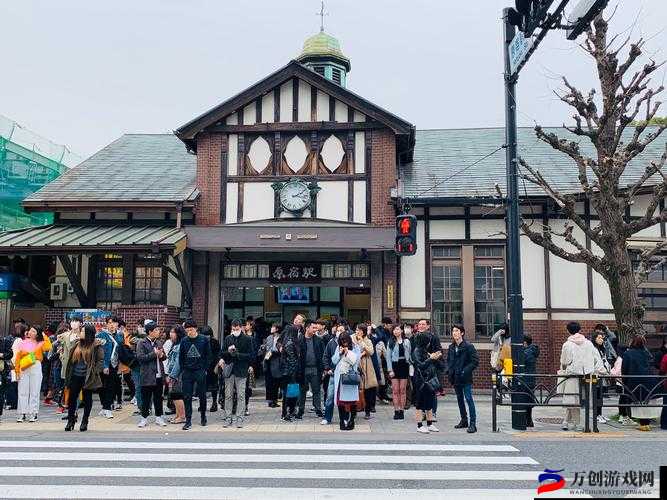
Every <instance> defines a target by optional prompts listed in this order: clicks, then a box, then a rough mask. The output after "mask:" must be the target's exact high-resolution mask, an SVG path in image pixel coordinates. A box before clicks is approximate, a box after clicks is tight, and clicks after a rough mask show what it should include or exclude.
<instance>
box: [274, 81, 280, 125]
mask: <svg viewBox="0 0 667 500" xmlns="http://www.w3.org/2000/svg"><path fill="white" fill-rule="evenodd" d="M273 121H274V122H276V123H278V122H279V121H280V87H276V88H275V89H273Z"/></svg>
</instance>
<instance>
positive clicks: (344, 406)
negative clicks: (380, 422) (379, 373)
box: [331, 333, 360, 431]
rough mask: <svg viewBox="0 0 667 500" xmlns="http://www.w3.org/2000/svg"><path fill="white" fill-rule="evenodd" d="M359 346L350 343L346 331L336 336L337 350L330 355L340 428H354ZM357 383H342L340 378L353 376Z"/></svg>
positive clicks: (357, 388) (344, 429)
mask: <svg viewBox="0 0 667 500" xmlns="http://www.w3.org/2000/svg"><path fill="white" fill-rule="evenodd" d="M359 358H360V352H359V348H358V347H357V346H355V345H354V344H353V343H352V338H351V337H350V335H349V334H348V333H341V334H340V335H339V336H338V350H337V351H336V352H335V353H334V355H333V356H332V357H331V363H332V364H333V365H334V366H335V367H336V368H335V370H334V398H335V399H334V404H335V405H336V406H337V407H338V416H339V419H340V430H342V431H350V430H352V429H354V419H355V417H356V415H357V403H358V401H359V381H360V379H359V376H358V373H359V371H358V370H359ZM355 374H356V380H357V383H356V384H354V383H343V380H341V378H342V379H348V378H354V375H355Z"/></svg>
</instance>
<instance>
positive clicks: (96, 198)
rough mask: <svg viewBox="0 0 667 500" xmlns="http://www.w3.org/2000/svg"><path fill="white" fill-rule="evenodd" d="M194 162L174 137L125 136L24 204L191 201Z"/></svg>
mask: <svg viewBox="0 0 667 500" xmlns="http://www.w3.org/2000/svg"><path fill="white" fill-rule="evenodd" d="M198 194H199V191H198V190H197V187H196V158H195V157H194V156H193V155H191V154H189V153H188V152H187V151H185V149H183V144H182V143H181V142H180V141H179V140H178V139H177V138H176V137H175V136H174V135H173V134H126V135H123V136H122V137H120V138H118V139H116V140H115V141H114V142H112V143H111V144H109V145H108V146H106V147H104V148H102V149H101V150H100V151H98V152H97V153H95V154H94V155H93V156H91V157H90V158H88V159H87V160H84V161H83V162H82V163H80V164H79V165H78V166H77V167H74V168H72V169H70V170H69V171H67V172H66V173H65V174H63V175H61V176H60V177H59V178H57V179H56V180H54V181H53V182H50V183H49V184H47V185H46V186H44V187H43V188H42V189H40V190H39V191H36V192H35V193H33V194H32V195H30V196H28V197H27V198H26V199H25V200H24V201H23V206H24V207H25V208H26V209H32V210H40V209H42V210H46V209H48V208H54V207H59V206H64V205H67V206H70V205H77V204H78V205H83V204H86V203H88V204H94V205H95V206H98V207H105V206H109V205H111V204H121V205H132V204H141V205H145V206H147V207H149V206H151V205H155V206H160V205H164V204H175V203H178V202H181V203H188V202H193V201H194V200H195V199H196V197H197V195H198Z"/></svg>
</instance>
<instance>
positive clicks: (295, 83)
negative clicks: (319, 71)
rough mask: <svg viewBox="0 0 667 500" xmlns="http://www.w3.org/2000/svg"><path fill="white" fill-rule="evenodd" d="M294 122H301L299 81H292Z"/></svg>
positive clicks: (296, 79)
mask: <svg viewBox="0 0 667 500" xmlns="http://www.w3.org/2000/svg"><path fill="white" fill-rule="evenodd" d="M292 121H293V122H298V121H299V79H298V78H295V79H294V80H292Z"/></svg>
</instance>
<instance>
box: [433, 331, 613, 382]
mask: <svg viewBox="0 0 667 500" xmlns="http://www.w3.org/2000/svg"><path fill="white" fill-rule="evenodd" d="M577 321H578V323H579V324H580V325H581V328H582V333H583V334H584V335H586V336H587V337H588V336H589V335H590V332H592V331H593V328H595V325H597V324H598V323H600V321H597V320H593V321H580V320H577ZM548 323H549V322H548V321H547V320H528V321H525V322H524V333H526V334H529V335H531V336H532V338H533V344H537V346H538V347H539V348H540V356H539V358H537V373H543V374H555V373H556V371H557V370H558V365H559V363H560V351H561V347H562V346H563V343H564V342H565V341H566V340H567V337H568V336H569V335H568V333H567V330H566V329H565V326H566V325H567V324H568V323H569V321H564V320H552V321H551V331H550V332H549V330H548ZM605 324H606V325H607V326H609V328H611V329H612V330H613V329H614V328H615V324H613V323H609V322H605ZM477 352H478V354H479V367H478V368H477V370H475V373H474V376H473V386H474V387H475V388H476V389H485V390H489V391H490V390H491V374H492V370H491V350H490V349H477ZM446 353H447V350H446V349H445V356H446ZM445 386H446V388H447V390H448V391H453V389H452V388H451V386H449V383H447V382H446V383H445Z"/></svg>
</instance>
